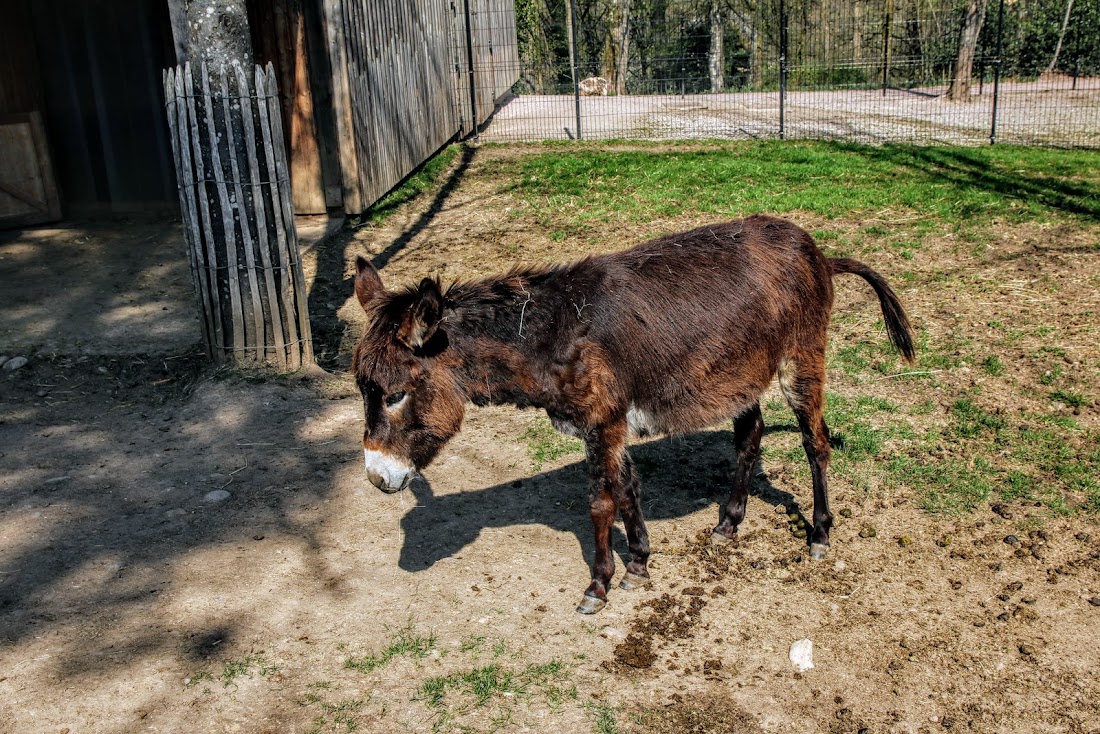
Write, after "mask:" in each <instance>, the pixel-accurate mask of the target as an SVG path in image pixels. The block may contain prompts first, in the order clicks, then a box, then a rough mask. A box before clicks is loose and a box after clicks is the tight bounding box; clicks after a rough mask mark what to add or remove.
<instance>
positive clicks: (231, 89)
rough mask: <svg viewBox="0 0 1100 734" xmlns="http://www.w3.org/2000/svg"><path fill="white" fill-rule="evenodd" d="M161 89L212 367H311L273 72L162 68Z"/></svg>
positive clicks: (302, 282)
mask: <svg viewBox="0 0 1100 734" xmlns="http://www.w3.org/2000/svg"><path fill="white" fill-rule="evenodd" d="M164 91H165V100H166V111H167V115H168V124H169V128H170V130H171V139H172V154H173V157H174V158H175V162H176V178H177V181H178V183H179V196H180V210H181V214H182V217H183V224H184V232H185V233H186V238H187V245H188V255H189V261H190V264H191V274H192V277H193V280H194V283H195V294H196V297H197V299H198V302H199V308H200V310H201V312H202V327H203V328H202V331H203V342H204V344H205V346H206V351H207V354H208V355H209V356H210V358H211V359H213V360H214V361H215V362H217V363H221V364H224V363H230V364H235V365H239V366H253V365H269V366H273V367H276V368H278V369H280V370H284V371H286V370H296V369H298V368H300V367H302V366H304V365H308V364H311V363H312V362H313V345H312V337H311V334H310V327H309V316H308V312H307V309H306V305H307V304H306V297H307V293H306V289H305V276H304V273H303V272H302V261H301V257H300V253H299V250H298V237H297V233H296V230H295V228H294V210H293V207H292V206H291V191H290V180H289V175H288V171H289V167H288V166H287V158H286V150H285V149H284V145H283V130H282V121H281V113H280V105H279V96H278V90H277V89H276V83H275V71H274V69H273V68H272V67H271V65H270V64H269V65H268V67H267V69H266V70H265V69H261V68H260V67H256V70H255V74H254V75H250V74H248V73H247V72H246V71H245V70H244V69H243V68H242V67H241V66H240V65H239V64H234V65H233V67H232V68H231V69H226V70H217V71H214V72H211V70H210V69H208V68H207V66H206V64H203V65H202V66H201V67H200V68H198V69H192V67H191V65H190V64H188V65H186V66H184V67H176V68H175V69H169V70H167V71H166V72H165V73H164Z"/></svg>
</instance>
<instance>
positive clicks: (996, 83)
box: [989, 0, 1005, 145]
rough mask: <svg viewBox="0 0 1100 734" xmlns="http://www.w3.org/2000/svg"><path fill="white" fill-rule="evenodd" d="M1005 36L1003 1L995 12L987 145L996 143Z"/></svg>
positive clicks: (1003, 0)
mask: <svg viewBox="0 0 1100 734" xmlns="http://www.w3.org/2000/svg"><path fill="white" fill-rule="evenodd" d="M1004 35H1005V0H1001V2H1000V5H999V8H998V10H997V55H996V57H995V58H994V59H993V120H992V122H990V126H989V144H990V145H996V143H997V101H998V97H999V95H1000V91H1001V49H1002V47H1003V44H1002V42H1003V41H1004Z"/></svg>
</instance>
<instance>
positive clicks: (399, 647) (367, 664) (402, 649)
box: [344, 621, 438, 673]
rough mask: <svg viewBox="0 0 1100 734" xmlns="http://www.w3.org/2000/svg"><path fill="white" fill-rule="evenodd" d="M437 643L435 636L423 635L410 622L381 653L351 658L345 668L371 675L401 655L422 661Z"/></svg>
mask: <svg viewBox="0 0 1100 734" xmlns="http://www.w3.org/2000/svg"><path fill="white" fill-rule="evenodd" d="M437 642H438V639H437V638H436V636H435V634H432V633H429V634H427V635H421V634H420V633H418V632H417V631H416V629H415V628H414V627H413V623H412V621H409V623H408V624H406V625H405V626H404V627H402V628H401V629H399V630H396V631H395V632H394V634H393V636H392V639H391V641H390V644H389V645H388V646H386V649H384V650H383V651H382V652H381V653H379V654H378V655H368V656H366V657H363V658H354V657H350V658H348V659H347V660H346V661H345V662H344V667H345V668H347V669H350V670H358V671H359V672H360V673H370V672H371V671H373V670H375V669H377V668H381V667H382V666H384V665H386V663H388V662H390V661H391V660H393V659H394V658H395V657H397V656H399V655H409V656H412V657H413V658H416V659H422V658H424V657H426V656H427V655H428V653H429V652H431V650H432V648H434V647H435V646H436V643H437Z"/></svg>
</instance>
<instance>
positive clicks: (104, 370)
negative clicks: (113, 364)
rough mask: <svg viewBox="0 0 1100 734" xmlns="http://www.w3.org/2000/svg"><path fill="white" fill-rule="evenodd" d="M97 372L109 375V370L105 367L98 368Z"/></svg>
mask: <svg viewBox="0 0 1100 734" xmlns="http://www.w3.org/2000/svg"><path fill="white" fill-rule="evenodd" d="M95 371H96V372H98V373H99V374H101V375H105V374H107V368H106V367H103V366H99V367H96V368H95Z"/></svg>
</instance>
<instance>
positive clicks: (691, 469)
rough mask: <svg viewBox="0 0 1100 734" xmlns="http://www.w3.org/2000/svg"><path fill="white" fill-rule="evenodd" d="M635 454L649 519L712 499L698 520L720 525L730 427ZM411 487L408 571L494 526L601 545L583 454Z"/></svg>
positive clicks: (786, 498) (771, 499)
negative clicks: (494, 478) (482, 479)
mask: <svg viewBox="0 0 1100 734" xmlns="http://www.w3.org/2000/svg"><path fill="white" fill-rule="evenodd" d="M777 430H797V429H795V428H793V427H791V426H776V427H773V428H771V429H769V431H768V432H774V431H777ZM630 453H631V456H632V457H633V459H634V462H635V467H636V469H637V470H638V472H639V474H640V475H641V479H642V506H643V509H644V513H645V517H646V519H647V520H668V519H675V518H682V517H686V516H688V515H691V514H693V513H696V512H698V511H699V510H700V509H702V508H703V507H705V506H708V505H709V506H710V507H711V509H713V510H714V511H715V512H714V517H713V522H711V521H710V520H707V521H706V523H709V524H706V523H704V522H703V521H700V523H701V524H700V526H699V530H704V529H706V530H709V529H710V528H711V527H713V526H714V525H715V524H717V522H718V520H719V519H720V517H719V515H720V513H721V511H722V508H723V507H724V506H725V504H726V501H727V500H728V498H729V491H730V483H729V475H730V472H731V471H732V469H733V467H734V465H735V462H736V457H735V455H734V449H733V434H732V432H730V431H708V432H704V433H696V434H690V435H687V436H679V437H675V438H668V437H666V438H661V439H657V440H654V441H650V442H648V443H643V444H636V445H634V446H632V447H631V448H630ZM805 490H806V491H805V493H803V494H805V495H807V497H808V496H809V495H810V487H809V483H808V482H807V486H806V487H805ZM411 491H412V492H413V494H414V495H415V497H416V507H415V508H413V509H412V510H411V511H409V512H408V513H406V515H405V517H404V518H402V520H401V526H402V529H403V530H404V536H405V542H404V545H403V546H402V548H401V557H400V561H399V565H400V567H401V568H402V569H404V570H406V571H412V572H415V571H423V570H425V569H427V568H430V567H432V566H433V565H435V564H436V563H438V562H439V561H441V560H444V559H446V558H452V557H454V556H456V555H457V554H459V553H460V552H461V551H462V550H463V549H464V548H466V547H467V546H469V545H470V544H471V543H473V542H474V541H476V540H477V539H478V538H479V536H480V535H481V532H482V531H483V530H485V529H488V528H508V527H514V526H520V525H533V524H542V525H546V526H548V527H550V528H553V529H554V530H557V531H564V532H569V533H573V534H574V535H575V536H576V538H577V542H578V544H579V545H580V548H581V551H582V553H583V554H584V562H585V563H588V562H589V561H590V560H591V558H592V554H593V552H594V550H595V546H594V543H593V531H592V524H591V521H590V520H589V515H588V479H587V471H586V468H585V463H584V461H583V460H582V461H579V462H576V463H573V464H569V465H568V466H564V467H561V468H560V469H555V470H553V471H548V472H545V473H541V474H536V475H533V476H530V477H527V478H524V479H522V480H519V481H515V482H507V483H503V484H497V485H494V486H491V487H486V488H484V489H479V490H472V491H468V492H462V493H459V494H448V495H441V496H437V495H435V494H434V493H433V491H432V487H431V484H430V483H429V482H428V481H426V480H425V479H422V478H418V479H417V480H415V481H414V482H413V483H412V486H411ZM751 493H752V495H754V496H756V497H758V498H759V499H762V500H764V501H765V502H766V503H768V504H769V505H772V506H778V505H781V504H783V505H787V504H790V503H791V502H793V501H794V496H793V495H791V494H790V493H788V492H786V491H784V490H781V489H778V488H776V487H775V486H773V485H772V484H771V483H770V482H769V481H768V479H767V478H766V477H764V476H759V475H758V476H756V478H755V480H754V482H753V487H752V490H751ZM749 511H750V513H751V511H752V505H751V504H750V509H749ZM704 525H705V527H704ZM612 532H613V537H612V542H613V547H614V548H615V549H616V550H617V551H618V553H619V555H620V556H621V557H623V558H624V559H625V558H629V553H628V551H627V544H626V537H625V535H624V534H623V533H622V530H621V529H620V526H619V524H618V523H617V524H616V525H615V527H614V528H613V531H612Z"/></svg>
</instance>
